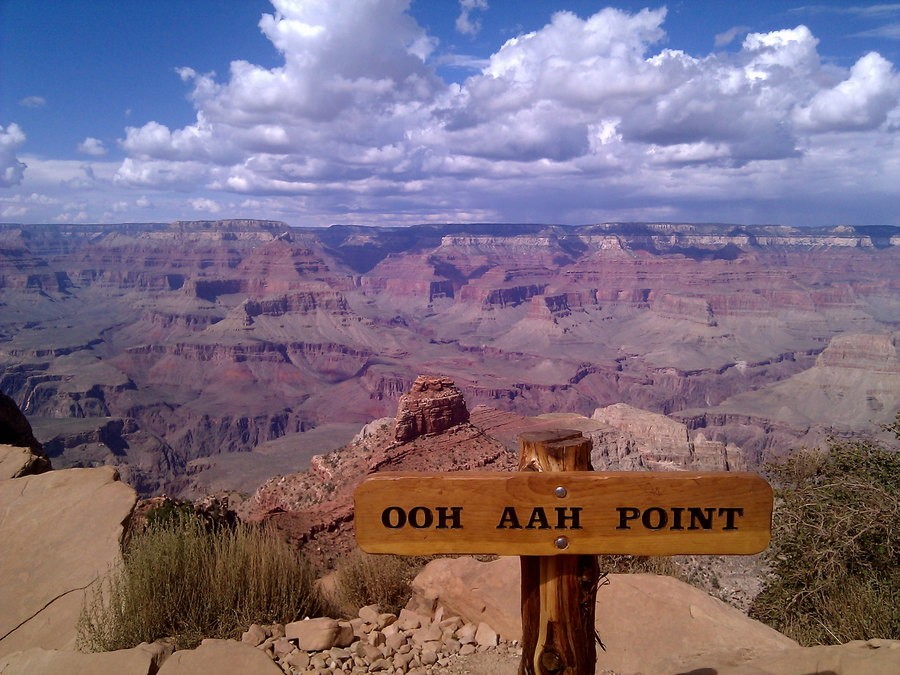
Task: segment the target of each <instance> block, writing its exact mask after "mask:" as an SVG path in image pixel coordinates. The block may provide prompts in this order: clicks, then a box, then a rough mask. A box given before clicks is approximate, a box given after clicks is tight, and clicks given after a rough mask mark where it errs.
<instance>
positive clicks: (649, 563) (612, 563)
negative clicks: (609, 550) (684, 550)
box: [597, 555, 683, 579]
mask: <svg viewBox="0 0 900 675" xmlns="http://www.w3.org/2000/svg"><path fill="white" fill-rule="evenodd" d="M597 562H598V564H599V565H600V571H601V572H605V573H607V574H642V573H645V574H660V575H664V576H669V577H675V578H676V579H681V578H682V577H683V574H682V572H681V568H680V567H679V565H678V564H677V563H676V562H675V561H674V560H673V559H672V558H671V557H650V556H646V555H601V556H597Z"/></svg>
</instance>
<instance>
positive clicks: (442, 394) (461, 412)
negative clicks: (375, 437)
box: [394, 375, 469, 443]
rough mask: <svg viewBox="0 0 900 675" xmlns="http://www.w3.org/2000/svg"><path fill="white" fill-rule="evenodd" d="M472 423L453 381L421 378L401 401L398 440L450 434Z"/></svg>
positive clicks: (396, 436)
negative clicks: (454, 429) (443, 433)
mask: <svg viewBox="0 0 900 675" xmlns="http://www.w3.org/2000/svg"><path fill="white" fill-rule="evenodd" d="M468 420H469V411H468V409H467V408H466V402H465V399H464V398H463V395H462V392H461V391H460V390H459V389H457V388H456V385H455V384H454V383H453V380H451V379H450V378H449V377H432V376H429V375H420V376H419V377H417V378H416V381H415V382H413V385H412V388H411V389H410V390H409V392H407V393H406V394H404V395H403V396H401V397H400V403H399V405H398V406H397V416H396V425H395V427H394V439H395V440H396V441H397V442H399V443H405V442H407V441H411V440H412V439H414V438H417V437H418V436H423V435H425V434H436V433H440V432H442V431H446V430H447V429H449V428H450V427H453V426H456V425H457V424H461V423H463V422H467V421H468Z"/></svg>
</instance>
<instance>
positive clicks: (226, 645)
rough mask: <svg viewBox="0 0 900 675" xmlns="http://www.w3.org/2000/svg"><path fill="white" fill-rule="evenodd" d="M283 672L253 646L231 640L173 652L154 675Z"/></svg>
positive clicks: (264, 674)
mask: <svg viewBox="0 0 900 675" xmlns="http://www.w3.org/2000/svg"><path fill="white" fill-rule="evenodd" d="M213 673H215V675H284V673H283V671H282V670H281V668H279V667H278V666H276V665H275V663H274V662H273V661H272V660H271V659H270V658H269V657H268V656H266V654H265V652H263V651H262V650H261V649H257V648H256V647H251V646H250V645H247V644H243V643H241V642H236V641H234V640H204V641H203V642H202V643H200V646H199V647H197V648H196V649H191V650H185V651H180V652H175V653H174V654H172V656H170V657H169V658H168V659H166V662H165V663H163V665H162V668H160V669H159V673H158V674H157V675H211V674H213Z"/></svg>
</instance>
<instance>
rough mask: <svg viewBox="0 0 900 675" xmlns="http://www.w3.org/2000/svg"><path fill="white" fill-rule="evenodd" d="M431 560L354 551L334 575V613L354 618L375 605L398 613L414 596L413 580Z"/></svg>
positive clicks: (383, 609) (385, 610) (384, 610)
mask: <svg viewBox="0 0 900 675" xmlns="http://www.w3.org/2000/svg"><path fill="white" fill-rule="evenodd" d="M428 560H429V559H428V558H419V557H403V556H396V555H372V554H369V553H364V552H362V551H360V550H356V551H354V552H353V553H351V554H350V555H349V556H348V557H347V558H346V559H345V560H344V562H343V563H342V564H341V565H340V566H338V568H337V571H336V572H335V584H334V591H333V597H332V602H333V604H334V606H335V609H336V610H337V611H338V612H340V613H341V614H343V615H344V616H355V615H356V612H357V610H358V609H359V608H360V607H364V606H366V605H372V604H375V605H378V606H379V608H380V609H381V611H383V612H394V613H397V612H399V611H400V609H402V608H403V607H404V606H405V605H406V603H407V601H408V600H409V598H410V596H411V595H412V586H411V584H412V581H413V579H414V578H415V576H416V574H417V573H418V572H419V570H420V569H421V568H422V567H423V566H424V565H425V563H426V562H427V561H428Z"/></svg>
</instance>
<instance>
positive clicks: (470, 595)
mask: <svg viewBox="0 0 900 675" xmlns="http://www.w3.org/2000/svg"><path fill="white" fill-rule="evenodd" d="M519 579H520V570H519V560H518V558H500V559H499V560H496V561H493V562H489V563H482V562H478V561H477V560H474V559H472V558H457V559H438V560H433V561H432V562H430V563H428V565H427V566H426V567H425V569H424V570H423V571H422V573H420V574H419V576H418V577H417V578H416V579H415V581H414V582H413V592H414V597H413V599H412V601H411V603H412V604H417V605H420V606H421V605H428V604H432V603H436V604H437V605H438V606H444V607H446V609H447V610H448V611H449V612H451V613H454V614H457V615H458V616H460V617H462V618H463V619H464V620H466V621H469V622H472V623H476V624H477V623H482V622H483V623H486V624H488V625H489V626H491V627H492V628H493V629H494V630H495V631H497V633H498V634H499V635H500V636H502V637H503V638H505V639H507V640H519V639H521V635H522V626H521V606H520V601H519V596H520V593H519V586H520V581H519ZM596 616H597V624H596V628H597V633H598V634H599V635H600V638H601V639H602V640H603V643H604V645H606V651H605V652H603V651H601V652H600V653H598V655H597V665H598V669H600V670H604V669H605V670H613V671H615V672H617V673H634V672H644V673H663V672H667V671H666V670H665V668H666V667H667V666H668V665H670V664H671V663H672V662H673V659H675V658H677V657H679V656H683V657H688V656H691V655H695V654H701V653H710V652H721V651H727V650H736V649H745V650H748V653H749V654H751V655H756V654H762V653H764V652H773V651H777V650H782V649H788V648H791V647H796V646H797V643H796V642H794V641H793V640H791V639H789V638H787V637H785V636H784V635H782V634H781V633H779V632H777V631H775V630H773V629H772V628H769V627H768V626H765V625H764V624H762V623H759V622H758V621H754V620H752V619H750V618H748V617H747V616H746V615H744V614H743V613H741V612H740V611H738V610H736V609H734V608H733V607H731V606H729V605H727V604H725V603H724V602H722V601H721V600H717V599H716V598H712V597H710V596H709V595H707V594H706V593H704V592H703V591H701V590H699V589H696V588H694V587H692V586H689V585H688V584H685V583H683V582H681V581H678V580H676V579H673V578H670V577H663V576H656V575H652V574H612V575H609V584H607V585H605V586H603V587H601V588H600V590H599V591H598V593H597V610H596Z"/></svg>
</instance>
